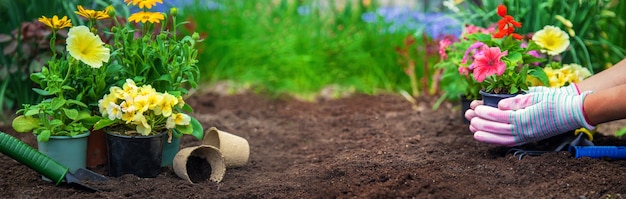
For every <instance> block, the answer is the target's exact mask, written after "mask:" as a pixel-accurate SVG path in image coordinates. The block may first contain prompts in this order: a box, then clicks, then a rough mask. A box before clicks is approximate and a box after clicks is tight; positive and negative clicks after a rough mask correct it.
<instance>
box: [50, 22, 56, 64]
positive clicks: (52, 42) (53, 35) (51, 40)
mask: <svg viewBox="0 0 626 199" xmlns="http://www.w3.org/2000/svg"><path fill="white" fill-rule="evenodd" d="M56 40H57V31H56V30H54V29H53V30H52V38H50V50H52V59H55V58H56V56H57V51H56V50H55V49H54V44H55V43H56Z"/></svg>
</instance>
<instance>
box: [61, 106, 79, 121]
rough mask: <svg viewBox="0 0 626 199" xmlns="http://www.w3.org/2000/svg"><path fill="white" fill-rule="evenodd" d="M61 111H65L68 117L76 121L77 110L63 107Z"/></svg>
mask: <svg viewBox="0 0 626 199" xmlns="http://www.w3.org/2000/svg"><path fill="white" fill-rule="evenodd" d="M63 112H64V113H65V115H66V116H67V117H68V118H70V119H71V120H74V121H77V120H78V110H76V109H67V108H64V109H63Z"/></svg>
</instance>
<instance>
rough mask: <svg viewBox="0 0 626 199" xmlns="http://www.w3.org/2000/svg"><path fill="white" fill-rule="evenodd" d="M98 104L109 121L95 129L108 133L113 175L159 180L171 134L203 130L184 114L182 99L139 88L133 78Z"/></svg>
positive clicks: (152, 89)
mask: <svg viewBox="0 0 626 199" xmlns="http://www.w3.org/2000/svg"><path fill="white" fill-rule="evenodd" d="M98 104H99V106H100V110H101V113H102V116H104V117H105V118H103V119H102V120H100V121H98V123H96V125H95V126H94V129H102V128H105V131H106V132H107V144H108V146H109V175H111V176H120V175H123V174H135V175H137V176H139V177H156V176H157V175H158V174H159V172H160V168H161V159H162V151H163V145H164V144H165V139H166V138H167V135H168V134H170V135H171V134H172V133H173V132H172V131H174V130H176V131H178V132H181V133H183V134H192V133H193V131H194V130H198V128H199V127H197V126H196V125H195V124H193V123H192V121H191V117H190V116H189V115H187V114H185V113H182V107H183V106H184V104H185V102H184V101H183V100H182V99H181V98H177V97H176V96H174V95H172V94H169V93H167V92H165V93H160V92H157V91H156V90H155V89H154V88H153V87H152V86H151V85H143V86H137V85H136V84H135V82H134V81H133V80H132V79H127V80H126V83H125V84H124V86H123V87H117V86H114V87H111V89H110V93H109V94H106V95H105V96H104V97H103V98H102V99H101V100H100V101H99V102H98ZM200 129H201V127H200Z"/></svg>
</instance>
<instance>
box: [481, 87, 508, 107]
mask: <svg viewBox="0 0 626 199" xmlns="http://www.w3.org/2000/svg"><path fill="white" fill-rule="evenodd" d="M480 95H481V96H482V98H483V104H484V105H487V106H491V107H496V108H498V103H499V102H500V100H502V99H506V98H509V97H514V96H516V94H495V93H487V92H484V91H480Z"/></svg>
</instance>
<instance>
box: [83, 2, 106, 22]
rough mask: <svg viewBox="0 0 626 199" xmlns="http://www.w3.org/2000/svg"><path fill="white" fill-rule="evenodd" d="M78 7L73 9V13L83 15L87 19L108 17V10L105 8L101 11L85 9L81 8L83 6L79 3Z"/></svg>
mask: <svg viewBox="0 0 626 199" xmlns="http://www.w3.org/2000/svg"><path fill="white" fill-rule="evenodd" d="M77 7H78V11H74V13H76V14H78V15H80V16H83V17H85V18H87V19H89V20H96V19H106V18H109V12H108V11H107V10H106V9H105V10H102V11H96V10H87V9H85V8H83V6H81V5H79V6H77Z"/></svg>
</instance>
